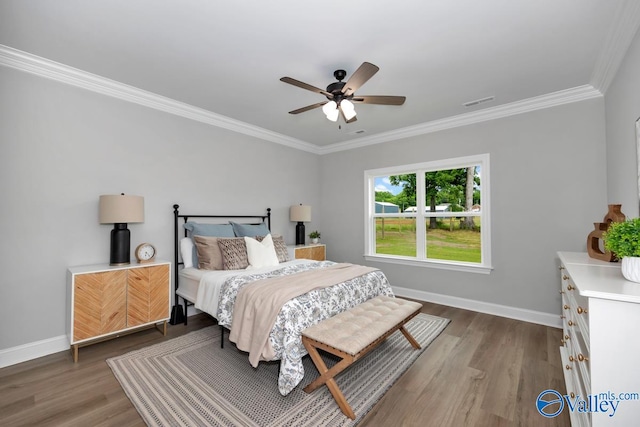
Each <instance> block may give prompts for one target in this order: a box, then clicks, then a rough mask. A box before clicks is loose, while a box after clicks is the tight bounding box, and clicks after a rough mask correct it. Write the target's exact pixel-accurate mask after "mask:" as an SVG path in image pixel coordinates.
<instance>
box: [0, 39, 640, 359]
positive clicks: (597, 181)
mask: <svg viewBox="0 0 640 427" xmlns="http://www.w3.org/2000/svg"><path fill="white" fill-rule="evenodd" d="M638 75H640V41H638V37H636V39H635V41H634V43H633V44H632V46H631V48H630V50H629V53H628V55H627V57H626V59H625V60H624V62H623V63H622V66H621V69H620V71H619V73H618V75H617V76H616V78H615V79H614V81H613V83H612V85H611V87H610V88H609V91H608V92H607V95H606V97H605V99H604V100H602V99H596V100H589V101H584V102H580V103H574V104H570V105H564V106H559V107H555V108H551V109H547V110H541V111H536V112H531V113H526V114H521V115H518V116H513V117H509V118H504V119H499V120H493V121H489V122H485V123H481V124H476V125H472V126H466V127H461V128H457V129H452V130H448V131H441V132H437V133H433V134H427V135H423V136H420V137H413V138H410V139H406V140H400V141H397V142H394V143H387V144H381V145H376V146H371V147H365V148H361V149H356V150H351V151H345V152H338V153H334V154H328V155H325V156H321V157H318V156H315V155H312V154H309V153H306V152H302V151H298V150H295V149H290V148H287V147H284V146H280V145H278V144H273V143H269V142H264V141H260V140H257V139H255V138H251V137H248V136H244V135H239V134H235V133H233V132H229V131H225V130H223V129H218V128H214V127H211V126H208V125H205V124H201V123H198V122H194V121H190V120H187V119H184V118H180V117H175V116H172V115H169V114H165V113H162V112H158V111H155V110H151V109H148V108H145V107H140V106H137V105H133V104H129V103H126V102H123V101H119V100H116V99H112V98H109V97H105V96H102V95H98V94H95V93H91V92H88V91H85V90H82V89H78V88H74V87H70V86H66V85H63V84H59V83H56V82H53V81H50V80H46V79H43V78H39V77H35V76H31V75H29V74H26V73H22V72H19V71H15V70H12V69H8V68H4V67H0V93H1V94H2V95H1V96H0V117H1V118H2V119H1V120H2V121H1V124H0V191H1V194H2V202H1V204H0V207H1V209H2V217H1V218H2V221H0V236H2V244H0V250H1V252H0V267H2V271H3V275H2V278H1V279H0V300H1V301H2V302H3V309H2V311H0V313H1V314H0V322H1V323H0V351H2V350H3V349H9V348H12V347H16V346H20V345H22V344H28V343H33V342H36V341H40V340H46V339H50V338H55V337H59V336H61V335H63V334H64V333H65V326H66V325H65V317H66V311H67V307H66V283H65V271H66V269H67V267H68V266H71V265H81V264H92V263H101V262H106V261H107V260H108V251H109V231H110V228H111V227H110V226H107V225H100V224H98V220H97V207H98V196H99V195H100V194H107V193H117V192H125V193H129V194H139V195H142V196H144V197H145V204H146V219H145V222H144V223H143V224H132V225H131V226H130V228H131V233H132V246H134V247H135V245H136V244H137V243H139V242H142V241H150V242H152V243H154V244H155V245H156V246H157V248H158V250H159V252H160V257H162V258H166V259H171V257H172V240H171V233H172V228H171V227H172V222H171V221H172V215H171V205H172V204H173V203H179V204H180V205H181V206H182V208H183V211H189V212H209V213H214V212H217V213H230V212H238V213H254V212H255V210H256V209H262V207H267V206H269V207H271V208H273V213H274V226H273V229H274V232H276V233H281V234H284V236H285V239H286V240H287V241H289V242H292V241H293V240H294V238H293V234H294V227H293V224H291V223H289V221H288V207H289V205H291V204H293V203H299V202H302V203H308V204H310V205H312V206H313V207H314V211H313V220H314V221H313V222H312V223H311V224H307V228H308V229H316V228H318V229H320V230H321V231H322V237H323V242H324V243H327V244H328V248H327V252H328V256H329V258H331V259H335V260H338V261H350V262H358V263H363V262H364V260H363V258H362V254H363V249H364V238H363V234H364V226H363V215H364V214H363V209H364V195H363V187H364V185H363V179H364V177H363V171H364V170H366V169H372V168H380V167H384V166H391V165H398V164H406V163H416V162H421V161H429V160H435V159H444V158H449V157H457V156H465V155H469V154H476V153H485V152H488V153H490V154H491V178H492V184H493V186H492V191H491V199H492V209H493V221H492V243H493V247H492V248H493V266H494V271H493V272H492V273H491V274H489V275H482V274H473V273H461V272H453V271H445V270H438V269H433V268H421V267H410V266H399V265H393V264H386V263H385V264H383V263H380V264H377V266H379V267H381V268H382V269H383V270H384V271H385V273H387V275H388V276H389V278H390V281H391V283H392V284H393V285H395V286H401V287H405V288H410V289H416V290H421V291H425V292H433V293H439V294H442V295H449V296H454V297H461V298H467V299H469V300H477V301H483V302H489V303H495V304H501V305H506V306H513V307H518V308H523V309H531V310H535V311H541V312H546V313H556V312H558V311H559V304H560V301H559V297H558V294H557V291H556V290H557V286H558V276H557V271H556V269H555V266H556V261H555V252H556V251H558V250H571V251H584V250H585V242H586V236H587V234H588V233H589V232H590V230H591V229H592V223H593V222H597V221H599V220H600V219H601V218H602V216H603V215H604V212H605V211H606V204H607V203H622V204H623V211H624V212H625V213H626V214H627V216H637V215H638V191H637V178H636V176H637V165H636V147H635V131H634V124H635V120H636V119H637V118H638V116H640V98H638V97H637V96H636V95H637V93H639V92H640V90H639V89H640V81H639V80H638V79H637V77H636V76H638ZM605 105H606V140H607V143H606V145H605ZM316 207H317V208H316ZM336 207H339V209H336Z"/></svg>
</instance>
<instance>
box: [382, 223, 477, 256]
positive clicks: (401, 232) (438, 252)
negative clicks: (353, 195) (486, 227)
mask: <svg viewBox="0 0 640 427" xmlns="http://www.w3.org/2000/svg"><path fill="white" fill-rule="evenodd" d="M474 219H475V220H476V223H477V222H479V218H474ZM382 222H383V221H382V219H380V218H378V219H377V220H376V253H379V254H387V255H399V256H410V257H415V256H416V233H415V220H414V219H411V218H385V219H384V233H383V230H382ZM459 225H460V223H459V221H458V220H453V221H450V220H449V219H442V220H439V221H438V228H436V229H429V228H427V229H426V230H427V248H426V250H427V258H428V259H440V260H449V261H463V262H475V263H480V262H481V243H480V231H477V230H460V228H459ZM425 226H426V225H425ZM478 230H479V227H478Z"/></svg>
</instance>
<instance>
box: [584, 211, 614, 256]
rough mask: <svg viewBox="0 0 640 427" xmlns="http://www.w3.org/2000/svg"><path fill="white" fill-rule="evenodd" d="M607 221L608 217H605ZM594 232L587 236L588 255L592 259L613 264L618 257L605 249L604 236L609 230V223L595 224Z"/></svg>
mask: <svg viewBox="0 0 640 427" xmlns="http://www.w3.org/2000/svg"><path fill="white" fill-rule="evenodd" d="M605 219H606V217H605ZM593 228H594V230H593V231H592V232H591V233H589V235H588V236H587V253H588V254H589V256H590V257H591V258H594V259H599V260H601V261H607V262H613V261H615V260H616V257H615V255H614V254H613V253H611V251H608V250H606V249H604V242H603V241H602V235H603V234H604V232H605V231H607V229H608V228H609V223H608V222H594V223H593Z"/></svg>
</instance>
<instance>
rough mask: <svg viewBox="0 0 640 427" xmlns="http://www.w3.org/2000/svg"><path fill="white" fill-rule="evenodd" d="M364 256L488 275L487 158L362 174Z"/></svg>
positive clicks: (444, 161) (489, 260)
mask: <svg viewBox="0 0 640 427" xmlns="http://www.w3.org/2000/svg"><path fill="white" fill-rule="evenodd" d="M365 192H366V193H365V203H366V206H365V215H366V218H365V224H366V225H365V258H366V259H368V260H371V261H384V262H394V263H404V264H412V265H422V266H432V267H438V268H446V269H453V270H463V271H474V272H481V273H489V272H490V271H491V246H490V236H491V233H490V229H489V227H490V216H489V210H490V209H489V155H488V154H481V155H476V156H469V157H460V158H455V159H448V160H438V161H433V162H427V163H419V164H413V165H405V166H397V167H390V168H384V169H375V170H368V171H365Z"/></svg>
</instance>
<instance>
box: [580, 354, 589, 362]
mask: <svg viewBox="0 0 640 427" xmlns="http://www.w3.org/2000/svg"><path fill="white" fill-rule="evenodd" d="M578 360H579V361H581V362H584V361H585V360H586V361H587V362H588V361H589V358H588V357H585V356H584V355H583V354H582V353H580V354H578Z"/></svg>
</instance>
